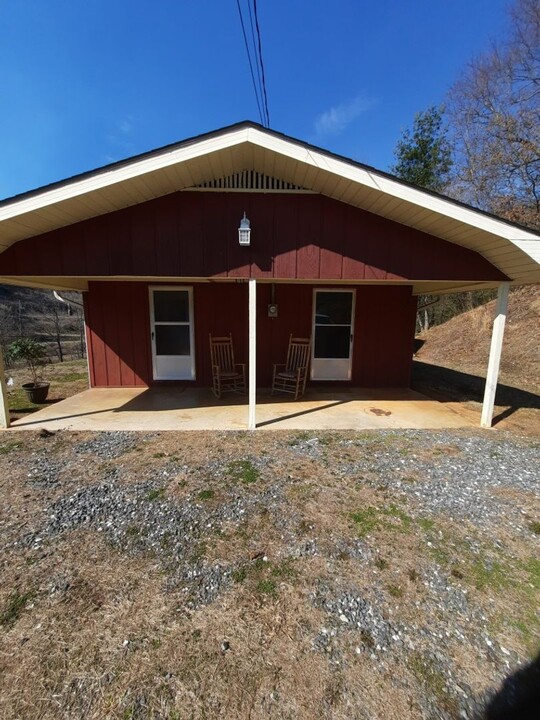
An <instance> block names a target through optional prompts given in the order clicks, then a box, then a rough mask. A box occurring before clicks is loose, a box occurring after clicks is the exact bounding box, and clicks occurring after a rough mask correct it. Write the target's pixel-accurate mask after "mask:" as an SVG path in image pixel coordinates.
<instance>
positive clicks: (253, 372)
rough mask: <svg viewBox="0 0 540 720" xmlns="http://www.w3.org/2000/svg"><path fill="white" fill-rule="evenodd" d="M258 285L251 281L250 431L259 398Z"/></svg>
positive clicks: (253, 423) (254, 422) (252, 428)
mask: <svg viewBox="0 0 540 720" xmlns="http://www.w3.org/2000/svg"><path fill="white" fill-rule="evenodd" d="M256 364H257V284H256V281H255V280H253V279H251V280H249V381H248V388H249V411H248V430H255V428H256V426H257V422H256V419H255V404H256V398H257V366H256Z"/></svg>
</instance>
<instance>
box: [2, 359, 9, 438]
mask: <svg viewBox="0 0 540 720" xmlns="http://www.w3.org/2000/svg"><path fill="white" fill-rule="evenodd" d="M8 427H9V407H8V398H7V387H6V376H5V373H4V358H3V357H2V348H0V428H8Z"/></svg>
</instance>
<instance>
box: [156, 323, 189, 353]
mask: <svg viewBox="0 0 540 720" xmlns="http://www.w3.org/2000/svg"><path fill="white" fill-rule="evenodd" d="M190 353H191V347H190V341H189V325H156V355H189V354H190Z"/></svg>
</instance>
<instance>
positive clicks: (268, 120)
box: [253, 0, 270, 128]
mask: <svg viewBox="0 0 540 720" xmlns="http://www.w3.org/2000/svg"><path fill="white" fill-rule="evenodd" d="M253 13H254V15H255V27H256V30H257V40H258V48H259V60H260V66H261V80H262V87H263V92H264V110H265V113H266V127H267V128H269V127H270V112H269V110H268V94H267V92H266V77H265V72H264V61H263V52H262V41H261V29H260V27H259V13H258V12H257V0H253Z"/></svg>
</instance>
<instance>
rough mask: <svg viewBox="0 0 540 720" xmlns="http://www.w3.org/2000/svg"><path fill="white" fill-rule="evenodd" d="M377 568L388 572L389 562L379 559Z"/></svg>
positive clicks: (376, 562) (376, 564) (376, 563)
mask: <svg viewBox="0 0 540 720" xmlns="http://www.w3.org/2000/svg"><path fill="white" fill-rule="evenodd" d="M375 567H376V568H378V569H379V570H386V568H387V567H388V560H385V559H384V558H377V559H376V560H375Z"/></svg>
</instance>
